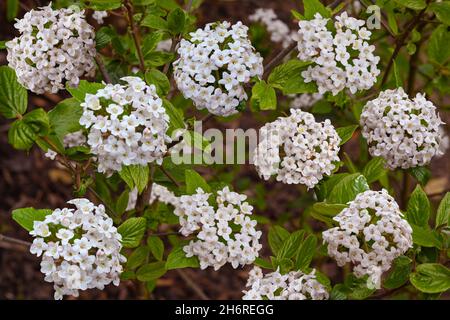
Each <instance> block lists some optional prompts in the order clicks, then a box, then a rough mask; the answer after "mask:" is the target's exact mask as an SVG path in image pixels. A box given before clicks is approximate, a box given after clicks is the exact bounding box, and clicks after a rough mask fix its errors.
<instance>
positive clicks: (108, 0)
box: [82, 0, 122, 11]
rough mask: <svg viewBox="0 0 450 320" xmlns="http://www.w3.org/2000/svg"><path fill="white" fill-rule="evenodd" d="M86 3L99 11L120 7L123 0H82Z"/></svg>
mask: <svg viewBox="0 0 450 320" xmlns="http://www.w3.org/2000/svg"><path fill="white" fill-rule="evenodd" d="M82 1H83V3H84V5H85V6H86V7H88V8H92V9H94V10H98V11H105V10H114V9H117V8H120V6H121V5H122V0H82Z"/></svg>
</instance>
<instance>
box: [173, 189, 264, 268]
mask: <svg viewBox="0 0 450 320" xmlns="http://www.w3.org/2000/svg"><path fill="white" fill-rule="evenodd" d="M210 196H211V194H210V193H204V192H203V190H202V189H201V188H199V189H197V193H196V194H193V195H184V196H181V197H179V198H178V200H179V201H178V203H177V204H176V206H175V211H174V213H175V215H177V216H178V217H179V218H180V224H181V229H180V232H181V233H182V234H183V235H184V236H189V235H191V234H193V233H194V232H197V231H198V234H197V239H196V240H191V241H190V243H189V244H188V245H187V246H185V247H184V248H183V250H184V251H185V253H186V256H187V257H192V256H197V257H198V258H199V260H200V268H201V269H206V268H207V267H209V266H212V267H214V270H218V269H220V268H221V267H222V266H223V265H224V264H225V263H227V262H229V263H231V265H232V266H233V268H237V267H238V266H239V265H246V264H250V263H252V262H253V261H254V260H255V259H256V257H258V251H259V250H260V249H261V247H262V246H261V244H260V243H259V238H260V237H261V231H257V230H256V229H255V226H256V221H255V220H252V219H251V218H250V215H251V214H252V210H253V207H252V206H250V205H249V204H248V203H247V202H245V200H246V198H247V196H245V195H242V194H239V193H236V192H232V191H230V190H229V188H228V187H225V188H223V189H222V190H221V191H217V197H216V202H217V206H215V205H214V206H213V205H211V204H209V203H208V199H209V197H210Z"/></svg>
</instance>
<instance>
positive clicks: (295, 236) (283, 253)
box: [276, 230, 305, 259]
mask: <svg viewBox="0 0 450 320" xmlns="http://www.w3.org/2000/svg"><path fill="white" fill-rule="evenodd" d="M304 235H305V231H303V230H298V231H296V232H293V233H291V234H290V235H289V237H287V239H285V240H284V241H283V242H282V245H281V247H280V250H279V251H278V253H277V254H276V256H277V259H285V258H286V259H290V258H292V257H293V256H294V255H295V253H296V252H297V250H298V248H299V247H300V245H301V243H302V242H303V236H304Z"/></svg>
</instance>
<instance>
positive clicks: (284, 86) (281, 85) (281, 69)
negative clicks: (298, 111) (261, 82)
mask: <svg viewBox="0 0 450 320" xmlns="http://www.w3.org/2000/svg"><path fill="white" fill-rule="evenodd" d="M310 64H311V62H305V61H300V60H296V59H293V60H289V61H288V62H285V63H283V64H281V65H279V66H277V67H276V68H274V69H273V71H272V73H271V74H270V76H269V79H268V81H267V83H268V84H270V85H271V86H272V87H274V88H277V89H280V90H281V91H282V92H283V94H296V93H314V92H317V86H316V85H315V84H314V83H313V82H310V83H305V81H304V79H303V77H302V75H301V73H302V71H303V70H304V69H306V67H307V66H308V65H310Z"/></svg>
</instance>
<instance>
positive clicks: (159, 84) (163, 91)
mask: <svg viewBox="0 0 450 320" xmlns="http://www.w3.org/2000/svg"><path fill="white" fill-rule="evenodd" d="M145 81H146V82H147V83H148V84H153V85H154V86H155V87H156V92H157V93H158V95H159V96H165V95H167V94H168V93H169V89H170V83H169V79H167V76H166V75H165V74H164V73H162V72H161V71H159V70H158V69H151V70H150V71H147V72H146V73H145Z"/></svg>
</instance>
